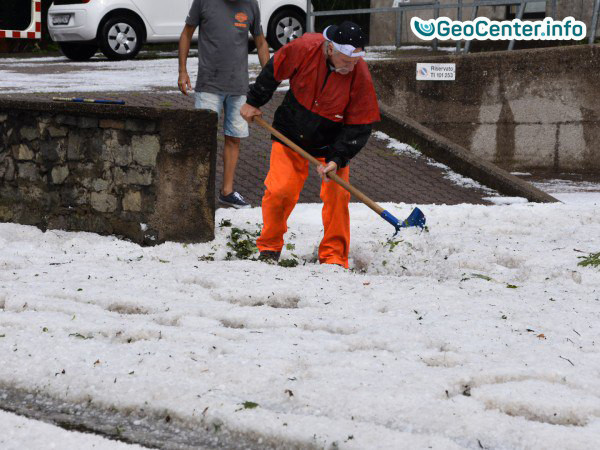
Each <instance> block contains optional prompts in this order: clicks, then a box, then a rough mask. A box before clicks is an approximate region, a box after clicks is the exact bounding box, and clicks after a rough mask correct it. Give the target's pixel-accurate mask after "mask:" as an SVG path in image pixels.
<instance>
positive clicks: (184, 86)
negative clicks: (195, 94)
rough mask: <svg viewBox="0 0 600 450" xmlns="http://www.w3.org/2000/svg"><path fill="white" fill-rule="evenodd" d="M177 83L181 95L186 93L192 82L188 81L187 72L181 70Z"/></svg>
mask: <svg viewBox="0 0 600 450" xmlns="http://www.w3.org/2000/svg"><path fill="white" fill-rule="evenodd" d="M177 84H178V85H179V90H180V91H181V92H182V93H183V95H188V93H187V91H188V90H190V91H191V90H192V82H191V81H190V76H189V75H188V73H187V72H181V73H180V74H179V82H178V83H177Z"/></svg>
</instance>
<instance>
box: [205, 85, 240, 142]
mask: <svg viewBox="0 0 600 450" xmlns="http://www.w3.org/2000/svg"><path fill="white" fill-rule="evenodd" d="M244 103H246V96H245V95H229V94H213V93H212V92H196V109H210V110H211V111H214V112H216V113H217V114H218V115H219V120H221V116H222V114H221V113H222V111H223V107H225V121H224V124H223V128H224V130H225V136H231V137H236V138H245V137H248V135H249V132H248V122H246V121H245V120H244V119H243V118H242V116H241V115H240V109H241V108H242V105H243V104H244Z"/></svg>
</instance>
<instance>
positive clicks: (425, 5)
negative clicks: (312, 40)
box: [306, 0, 600, 53]
mask: <svg viewBox="0 0 600 450" xmlns="http://www.w3.org/2000/svg"><path fill="white" fill-rule="evenodd" d="M408 1H410V0H408ZM401 2H402V0H394V4H393V6H387V7H380V8H360V9H344V10H335V11H314V10H313V7H312V3H311V0H307V2H306V12H307V14H306V29H307V31H309V32H311V31H314V30H313V26H312V25H313V23H314V20H313V18H314V17H324V16H343V15H348V14H377V13H394V14H396V47H400V45H401V41H402V23H403V20H404V13H405V12H407V11H431V10H433V15H434V18H435V19H437V18H438V17H439V16H440V9H456V12H457V20H459V21H462V15H463V8H472V10H471V20H475V19H476V18H477V14H478V13H479V8H480V7H482V6H518V7H519V8H518V11H517V13H516V15H515V18H517V19H523V14H524V13H525V8H526V6H527V4H528V3H539V2H540V0H471V1H470V2H469V3H465V2H464V1H463V0H456V2H457V3H451V4H440V0H432V1H427V2H421V3H401ZM556 11H557V0H551V15H550V17H552V18H553V19H555V18H556ZM599 11H600V0H595V3H594V9H593V13H592V21H591V24H590V27H589V29H588V32H589V38H588V42H589V43H590V44H593V43H594V41H595V39H596V28H597V27H598V15H599ZM471 42H472V41H470V40H468V41H466V43H465V47H464V51H465V53H468V52H469V50H470V48H471ZM432 47H433V50H437V48H438V40H437V39H433V41H432ZM514 47H515V41H514V40H511V41H510V43H509V44H508V50H513V49H514ZM456 50H457V52H459V51H460V50H461V41H457V43H456Z"/></svg>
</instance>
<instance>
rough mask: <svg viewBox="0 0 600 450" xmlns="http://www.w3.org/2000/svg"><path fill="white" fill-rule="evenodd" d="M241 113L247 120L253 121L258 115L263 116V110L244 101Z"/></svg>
mask: <svg viewBox="0 0 600 450" xmlns="http://www.w3.org/2000/svg"><path fill="white" fill-rule="evenodd" d="M240 114H241V116H242V118H243V119H244V120H245V121H246V122H248V123H252V121H253V120H254V118H255V117H256V116H262V111H261V110H260V109H258V108H255V107H254V106H251V105H249V104H248V103H244V104H243V105H242V109H241V110H240Z"/></svg>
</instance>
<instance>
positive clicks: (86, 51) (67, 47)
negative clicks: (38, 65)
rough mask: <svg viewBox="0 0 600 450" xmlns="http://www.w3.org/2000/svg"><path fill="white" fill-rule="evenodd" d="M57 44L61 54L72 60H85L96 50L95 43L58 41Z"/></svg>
mask: <svg viewBox="0 0 600 450" xmlns="http://www.w3.org/2000/svg"><path fill="white" fill-rule="evenodd" d="M58 46H59V47H60V51H61V52H62V54H63V55H65V56H66V57H67V58H69V59H72V60H73V61H87V60H88V59H90V58H91V57H92V56H94V55H95V54H96V52H97V51H98V46H97V45H96V44H81V43H74V42H59V43H58Z"/></svg>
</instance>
